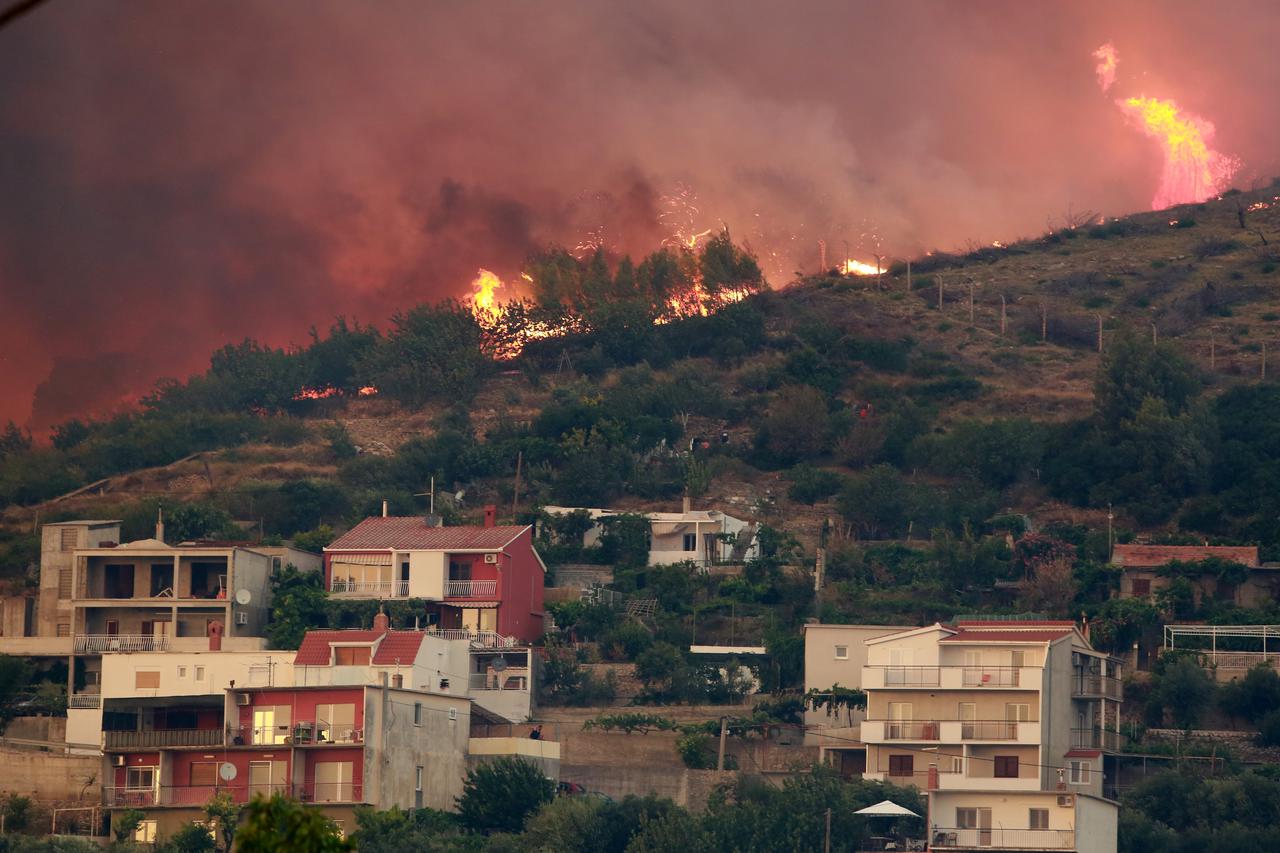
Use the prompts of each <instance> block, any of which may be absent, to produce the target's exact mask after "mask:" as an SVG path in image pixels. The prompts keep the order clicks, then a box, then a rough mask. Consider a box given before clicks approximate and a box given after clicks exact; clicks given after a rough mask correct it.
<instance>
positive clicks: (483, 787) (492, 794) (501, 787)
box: [457, 757, 556, 834]
mask: <svg viewBox="0 0 1280 853" xmlns="http://www.w3.org/2000/svg"><path fill="white" fill-rule="evenodd" d="M555 790H556V786H555V782H553V781H551V780H550V779H548V778H547V777H546V776H545V775H544V774H543V772H542V770H541V769H540V768H539V767H538V766H537V765H536V764H533V763H532V762H529V761H525V760H524V759H521V758H510V757H503V758H499V759H498V760H496V761H490V762H486V763H484V764H481V765H480V766H479V767H473V768H471V769H470V770H468V771H467V778H466V780H465V781H464V782H463V783H462V796H461V797H459V798H458V799H457V804H458V815H459V817H460V819H461V820H462V823H463V825H464V826H466V827H467V828H468V829H470V830H472V831H473V832H483V833H486V834H488V833H493V832H520V831H521V830H522V829H523V828H524V823H525V820H526V818H528V816H529V815H530V814H532V813H533V812H535V811H537V810H538V808H539V807H540V806H541V805H542V804H543V803H547V802H550V801H551V798H552V797H553V796H554V795H555Z"/></svg>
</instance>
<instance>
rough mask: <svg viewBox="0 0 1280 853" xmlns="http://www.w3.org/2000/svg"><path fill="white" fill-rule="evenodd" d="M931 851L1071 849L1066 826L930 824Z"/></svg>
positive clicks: (1072, 837)
mask: <svg viewBox="0 0 1280 853" xmlns="http://www.w3.org/2000/svg"><path fill="white" fill-rule="evenodd" d="M932 835H933V838H932V842H933V843H932V844H931V845H930V848H929V849H931V850H1074V849H1075V846H1076V834H1075V831H1074V830H1070V829H961V828H956V827H936V826H935V827H934V828H933V830H932Z"/></svg>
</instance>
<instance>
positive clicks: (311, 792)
mask: <svg viewBox="0 0 1280 853" xmlns="http://www.w3.org/2000/svg"><path fill="white" fill-rule="evenodd" d="M293 795H294V796H295V797H297V798H298V799H299V800H301V801H302V802H304V803H359V802H363V800H364V791H363V786H362V785H360V784H359V783H357V782H307V783H305V784H302V785H295V786H294V789H293Z"/></svg>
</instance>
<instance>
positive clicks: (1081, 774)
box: [1067, 758, 1093, 785]
mask: <svg viewBox="0 0 1280 853" xmlns="http://www.w3.org/2000/svg"><path fill="white" fill-rule="evenodd" d="M1067 781H1068V782H1069V783H1070V784H1072V785H1091V784H1093V762H1092V761H1089V760H1086V759H1083V758H1073V759H1071V763H1070V764H1068V765H1067Z"/></svg>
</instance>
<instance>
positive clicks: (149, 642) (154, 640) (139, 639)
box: [74, 634, 169, 655]
mask: <svg viewBox="0 0 1280 853" xmlns="http://www.w3.org/2000/svg"><path fill="white" fill-rule="evenodd" d="M74 648H75V653H76V654H78V655H85V654H89V655H93V654H102V653H103V652H163V651H165V650H166V649H168V648H169V638H168V637H166V636H163V635H161V636H152V635H151V634H76V636H75V643H74Z"/></svg>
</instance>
